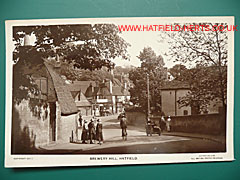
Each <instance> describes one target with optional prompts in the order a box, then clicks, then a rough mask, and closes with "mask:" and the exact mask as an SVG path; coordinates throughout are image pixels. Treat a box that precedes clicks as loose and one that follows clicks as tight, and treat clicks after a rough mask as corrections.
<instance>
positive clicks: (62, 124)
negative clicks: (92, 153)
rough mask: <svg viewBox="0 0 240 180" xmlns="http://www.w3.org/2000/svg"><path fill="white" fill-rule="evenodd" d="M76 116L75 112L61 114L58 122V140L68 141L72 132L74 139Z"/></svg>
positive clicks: (74, 138)
mask: <svg viewBox="0 0 240 180" xmlns="http://www.w3.org/2000/svg"><path fill="white" fill-rule="evenodd" d="M77 118H78V115H77V114H72V115H68V116H61V120H60V121H59V122H58V126H59V128H58V140H57V141H58V142H64V143H65V142H70V137H72V133H73V140H76V132H77Z"/></svg>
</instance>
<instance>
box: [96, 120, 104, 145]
mask: <svg viewBox="0 0 240 180" xmlns="http://www.w3.org/2000/svg"><path fill="white" fill-rule="evenodd" d="M102 129H103V125H102V123H98V124H97V128H96V138H97V140H98V141H103V130H102Z"/></svg>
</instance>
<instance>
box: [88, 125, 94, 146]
mask: <svg viewBox="0 0 240 180" xmlns="http://www.w3.org/2000/svg"><path fill="white" fill-rule="evenodd" d="M88 130H89V139H90V143H91V144H92V143H93V140H95V137H96V132H95V126H94V123H93V122H92V121H91V122H90V123H89V124H88Z"/></svg>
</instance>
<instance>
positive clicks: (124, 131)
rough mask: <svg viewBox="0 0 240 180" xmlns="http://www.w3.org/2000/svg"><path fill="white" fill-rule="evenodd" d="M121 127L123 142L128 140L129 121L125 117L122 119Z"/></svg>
mask: <svg viewBox="0 0 240 180" xmlns="http://www.w3.org/2000/svg"><path fill="white" fill-rule="evenodd" d="M120 127H121V129H122V138H123V140H125V141H126V140H127V119H126V116H125V115H122V117H121V118H120Z"/></svg>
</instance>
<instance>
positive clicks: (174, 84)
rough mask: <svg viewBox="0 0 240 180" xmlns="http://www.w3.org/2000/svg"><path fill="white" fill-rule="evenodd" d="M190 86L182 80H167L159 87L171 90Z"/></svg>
mask: <svg viewBox="0 0 240 180" xmlns="http://www.w3.org/2000/svg"><path fill="white" fill-rule="evenodd" d="M189 88H190V86H189V85H188V84H186V83H185V82H182V81H176V80H172V81H167V82H165V83H164V84H163V86H162V87H161V89H162V90H171V89H189Z"/></svg>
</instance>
